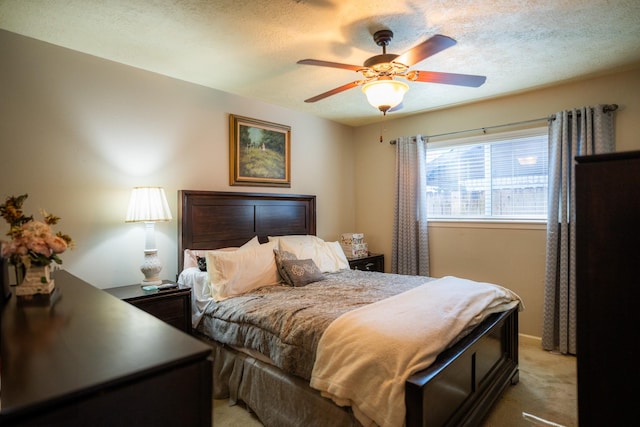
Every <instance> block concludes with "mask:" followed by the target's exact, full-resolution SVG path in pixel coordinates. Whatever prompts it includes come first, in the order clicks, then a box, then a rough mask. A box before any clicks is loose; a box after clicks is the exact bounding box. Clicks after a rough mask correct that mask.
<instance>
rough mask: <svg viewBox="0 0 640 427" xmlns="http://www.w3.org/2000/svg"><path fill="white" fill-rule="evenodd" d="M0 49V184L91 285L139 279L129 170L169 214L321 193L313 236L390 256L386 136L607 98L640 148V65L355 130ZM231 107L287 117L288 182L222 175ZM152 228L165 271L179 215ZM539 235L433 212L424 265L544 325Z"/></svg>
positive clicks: (85, 59) (628, 143) (36, 48)
mask: <svg viewBox="0 0 640 427" xmlns="http://www.w3.org/2000/svg"><path fill="white" fill-rule="evenodd" d="M0 57H2V59H3V66H2V67H0V82H1V87H2V92H1V96H0V117H2V119H1V120H0V146H1V147H2V150H1V155H0V171H1V173H2V175H1V176H2V179H1V180H0V197H2V199H3V200H4V198H5V197H6V196H9V195H17V194H21V193H29V199H28V201H27V205H26V208H27V210H28V212H30V213H31V212H32V213H37V210H38V208H40V207H43V208H46V209H47V210H48V211H50V212H53V213H55V214H57V215H58V216H60V217H62V221H61V223H60V225H59V227H57V228H58V229H60V230H62V231H64V232H66V233H68V234H70V235H71V236H72V237H73V238H74V239H75V240H76V242H77V248H76V249H75V250H74V251H69V252H67V253H65V254H64V255H63V259H64V265H63V267H64V268H65V269H67V270H69V271H71V272H72V273H73V274H76V275H77V276H79V277H81V278H83V279H85V280H87V281H89V282H91V283H92V284H94V285H95V286H98V287H101V288H104V287H109V286H116V285H124V284H129V283H134V282H136V281H137V280H139V279H140V278H141V275H140V272H139V265H140V263H141V260H142V249H143V247H144V232H143V227H142V225H138V224H125V223H124V215H125V210H126V206H127V202H128V198H129V192H130V189H131V188H132V187H134V186H137V185H160V186H163V187H165V189H166V190H167V193H168V196H169V203H170V206H171V209H172V211H173V213H174V216H175V215H177V209H176V206H177V204H176V202H177V190H179V189H202V190H218V191H267V192H287V193H295V194H315V195H317V198H318V234H319V236H320V237H323V238H325V239H336V238H337V237H338V236H339V234H340V233H343V232H347V231H360V232H363V233H365V236H366V240H367V242H368V243H369V246H370V249H371V250H373V251H377V252H382V253H384V254H385V256H386V268H387V271H389V268H390V264H391V263H390V260H391V256H390V255H391V235H392V221H393V206H392V204H393V175H394V168H395V152H394V147H393V146H391V145H389V144H388V141H389V140H390V139H393V138H396V137H398V136H405V135H415V134H417V133H421V134H427V135H429V134H438V133H443V132H452V131H458V130H465V129H473V128H478V127H484V126H492V125H500V124H505V123H512V122H516V121H522V120H529V119H534V118H539V117H546V116H548V115H549V114H552V113H554V112H556V111H559V110H562V109H566V108H573V107H579V106H582V105H593V104H597V103H616V104H619V105H620V109H619V110H618V112H617V113H616V117H617V118H616V120H617V122H616V132H617V144H618V150H619V151H629V150H635V149H640V138H638V137H637V133H638V131H639V130H640V125H638V123H640V67H639V68H636V69H633V70H628V71H626V72H618V73H616V74H611V75H607V76H603V77H598V78H594V79H592V80H589V81H583V82H577V83H567V84H564V85H561V86H557V87H553V88H545V89H539V90H536V91H533V92H529V93H523V94H520V95H516V96H511V97H505V98H501V99H494V100H487V101H484V102H479V103H476V104H471V105H465V106H459V107H453V108H448V109H443V110H439V111H434V112H428V113H424V114H420V115H416V116H411V117H407V118H401V117H400V118H398V119H394V117H393V115H390V116H389V117H387V118H386V119H384V120H381V122H380V123H377V124H375V125H370V126H363V127H360V128H355V129H354V128H350V127H347V126H342V125H339V124H336V123H334V122H330V121H327V120H323V119H319V118H316V117H313V116H309V115H306V114H302V113H298V112H295V111H290V110H287V109H284V108H280V107H277V106H273V105H267V104H264V103H262V102H259V101H256V100H252V99H246V98H241V97H237V96H234V95H230V94H227V93H224V92H220V91H216V90H212V89H208V88H204V87H201V86H197V85H193V84H189V83H186V82H182V81H178V80H174V79H170V78H167V77H163V76H159V75H157V74H153V73H149V72H146V71H142V70H138V69H135V68H131V67H127V66H124V65H121V64H116V63H113V62H109V61H104V60H101V59H98V58H95V57H92V56H88V55H84V54H81V53H77V52H73V51H69V50H66V49H63V48H60V47H56V46H52V45H48V44H46V43H42V42H39V41H35V40H31V39H28V38H24V37H21V36H17V35H15V34H12V33H8V32H5V31H2V30H0ZM470 90H472V89H470ZM410 95H411V93H410V92H409V95H408V96H410ZM229 113H233V114H239V115H244V116H249V117H254V118H259V119H262V120H267V121H272V122H276V123H283V124H288V125H290V126H291V127H292V170H291V174H292V187H291V188H290V189H285V190H282V189H278V188H266V189H263V188H256V187H230V186H229V184H228V129H227V127H228V125H227V118H228V114H229ZM540 124H543V125H544V122H542V123H538V125H540ZM381 130H382V133H383V137H384V141H385V142H384V143H379V138H380V133H381ZM156 233H157V243H158V248H159V253H160V257H161V259H162V262H163V264H164V270H163V276H164V277H167V278H174V277H175V275H176V273H177V271H176V269H177V243H176V236H177V223H176V221H175V220H174V221H171V222H169V223H166V224H159V225H158V226H157V227H156ZM544 242H545V229H544V226H540V225H538V226H535V225H520V226H515V227H506V226H501V225H494V226H491V227H486V226H482V225H478V224H463V225H460V226H456V225H452V224H442V223H441V224H434V225H432V226H431V227H430V252H431V274H432V275H433V276H436V277H439V276H444V275H459V276H463V277H468V278H472V279H476V280H486V281H492V282H496V283H501V284H504V285H505V286H508V287H510V288H512V289H513V290H514V291H516V292H517V293H518V294H519V295H520V296H522V297H523V299H524V301H525V304H526V307H527V308H526V310H525V312H523V313H522V315H521V325H520V330H521V332H522V333H525V334H529V335H534V336H540V335H541V330H542V300H543V282H544V254H545V247H544V244H545V243H544Z"/></svg>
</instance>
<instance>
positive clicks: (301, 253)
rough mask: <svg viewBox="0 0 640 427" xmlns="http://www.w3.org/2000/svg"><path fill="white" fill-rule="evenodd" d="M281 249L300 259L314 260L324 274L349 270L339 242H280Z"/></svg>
mask: <svg viewBox="0 0 640 427" xmlns="http://www.w3.org/2000/svg"><path fill="white" fill-rule="evenodd" d="M279 244H280V249H282V250H284V251H287V252H291V253H292V254H294V255H295V256H296V258H298V259H312V260H313V262H314V263H315V264H316V265H317V266H318V269H319V270H320V271H321V272H322V273H334V272H336V271H339V270H343V269H348V268H349V262H348V261H347V257H346V256H345V255H344V252H343V251H342V247H340V243H338V242H325V241H324V240H322V239H317V240H315V241H308V240H307V241H304V240H293V241H292V240H286V239H284V240H280V242H279Z"/></svg>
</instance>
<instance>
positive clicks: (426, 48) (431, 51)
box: [393, 34, 457, 67]
mask: <svg viewBox="0 0 640 427" xmlns="http://www.w3.org/2000/svg"><path fill="white" fill-rule="evenodd" d="M456 43H457V42H456V41H455V40H454V39H452V38H451V37H447V36H443V35H441V34H436V35H435V36H433V37H430V38H428V39H427V40H425V41H423V42H422V43H420V44H419V45H417V46H415V47H413V48H411V49H409V50H408V51H406V52H405V53H403V54H402V55H400V56H398V57H397V58H396V59H394V60H393V62H399V63H401V64H404V65H406V66H408V67H411V66H412V65H414V64H417V63H418V62H420V61H422V60H423V59H426V58H428V57H430V56H432V55H435V54H436V53H438V52H440V51H442V50H445V49H446V48H448V47H451V46H453V45H454V44H456Z"/></svg>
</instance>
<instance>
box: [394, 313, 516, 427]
mask: <svg viewBox="0 0 640 427" xmlns="http://www.w3.org/2000/svg"><path fill="white" fill-rule="evenodd" d="M517 381H518V309H517V308H514V309H512V310H510V311H507V312H504V313H496V314H493V315H491V316H490V317H489V318H487V319H486V320H485V321H484V322H483V323H482V324H481V325H480V326H479V327H477V328H476V329H474V331H473V332H472V333H471V334H469V335H468V336H466V337H465V338H463V339H462V340H460V341H459V342H458V343H456V345H454V346H453V347H451V348H449V349H448V350H446V351H444V352H443V353H441V354H440V355H439V356H438V358H437V360H436V362H435V363H434V364H433V365H431V366H430V367H429V368H428V369H425V370H424V371H421V372H418V373H416V374H414V375H412V376H411V377H409V379H408V380H407V382H406V386H405V403H406V407H407V423H406V425H407V426H408V427H418V426H420V427H433V426H475V425H479V424H480V423H481V422H482V420H483V419H484V418H485V417H486V415H487V413H488V412H489V410H490V409H491V407H492V406H493V404H494V403H495V402H496V400H497V399H498V398H499V397H500V395H501V394H502V392H503V391H504V390H505V388H506V387H507V386H508V385H509V384H515V383H516V382H517Z"/></svg>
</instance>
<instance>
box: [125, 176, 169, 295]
mask: <svg viewBox="0 0 640 427" xmlns="http://www.w3.org/2000/svg"><path fill="white" fill-rule="evenodd" d="M171 219H172V218H171V210H170V209H169V204H168V203H167V197H166V196H165V194H164V189H162V188H160V187H136V188H134V189H133V191H132V192H131V199H130V200H129V208H128V209H127V217H126V219H125V221H126V222H144V223H145V244H144V261H143V263H142V265H141V266H140V271H142V274H144V279H143V280H142V285H143V286H144V285H160V284H162V280H161V279H160V276H159V274H160V271H161V270H162V263H161V262H160V258H159V257H158V249H157V248H156V238H155V223H156V222H158V221H170V220H171Z"/></svg>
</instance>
